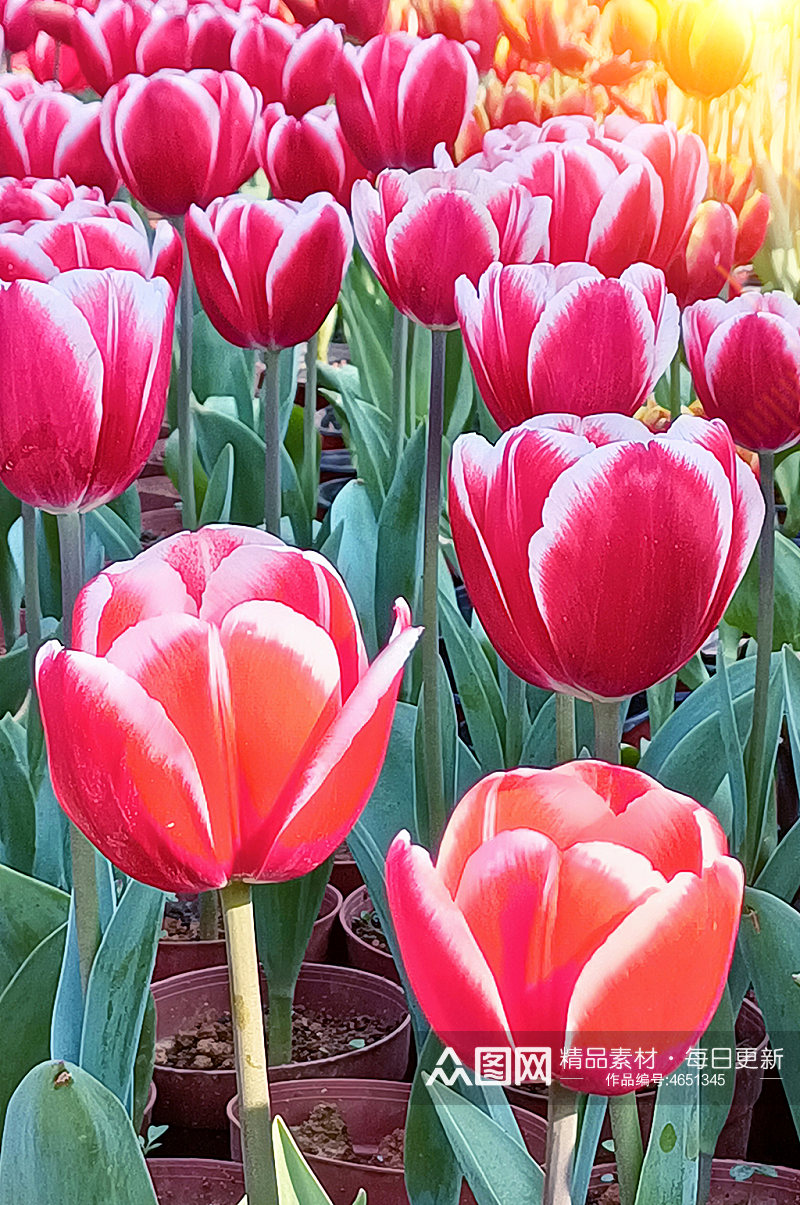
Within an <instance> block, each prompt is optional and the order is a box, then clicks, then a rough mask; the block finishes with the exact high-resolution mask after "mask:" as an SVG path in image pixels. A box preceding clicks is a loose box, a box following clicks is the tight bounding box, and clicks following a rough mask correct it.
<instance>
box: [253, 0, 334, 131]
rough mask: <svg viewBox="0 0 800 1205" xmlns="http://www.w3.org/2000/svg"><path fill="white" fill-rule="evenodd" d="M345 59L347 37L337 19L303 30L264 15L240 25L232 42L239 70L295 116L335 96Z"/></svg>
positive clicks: (265, 97)
mask: <svg viewBox="0 0 800 1205" xmlns="http://www.w3.org/2000/svg"><path fill="white" fill-rule="evenodd" d="M341 57H342V35H341V33H340V32H339V30H338V29H337V27H336V26H335V25H334V24H333V22H332V21H318V22H317V24H316V25H313V26H312V27H311V28H310V29H304V30H300V29H299V27H298V26H296V25H286V24H285V23H284V22H283V21H278V20H275V19H274V18H270V17H262V18H261V19H260V20H257V21H249V22H247V23H246V24H243V25H241V26H240V27H239V30H238V32H237V34H236V37H235V38H234V40H233V45H232V46H231V66H232V67H233V69H234V71H238V72H239V74H240V75H243V76H244V78H245V79H246V80H247V81H248V82H249V83H251V84H252V85H253V87H255V88H257V89H258V91H259V92H260V94H261V96H262V98H263V100H264V101H265V102H266V103H267V104H271V103H275V102H280V103H282V104H283V107H284V108H285V110H286V112H287V113H290V114H292V115H293V116H294V117H302V116H303V114H304V113H307V112H308V111H309V109H314V108H316V107H317V106H319V105H324V104H325V103H326V102H327V101H328V100H329V99H330V97H331V96H332V95H333V89H334V84H335V81H336V76H337V74H338V71H339V65H340V62H341Z"/></svg>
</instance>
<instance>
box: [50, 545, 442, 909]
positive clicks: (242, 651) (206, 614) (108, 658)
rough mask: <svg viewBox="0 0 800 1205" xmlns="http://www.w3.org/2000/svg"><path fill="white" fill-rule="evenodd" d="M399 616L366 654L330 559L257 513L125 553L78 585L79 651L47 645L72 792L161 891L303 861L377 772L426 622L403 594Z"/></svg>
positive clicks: (84, 825) (199, 886)
mask: <svg viewBox="0 0 800 1205" xmlns="http://www.w3.org/2000/svg"><path fill="white" fill-rule="evenodd" d="M395 614H396V616H397V622H396V624H395V629H394V632H393V634H392V637H391V639H390V641H389V644H388V645H387V647H386V648H385V649H384V650H383V651H382V652H381V653H380V654H379V655H378V657H377V658H376V660H375V661H374V662H373V663H372V665H371V666H370V665H368V664H367V657H366V653H365V650H364V643H363V640H362V637H361V632H360V629H359V626H358V621H357V619H356V615H355V610H354V608H353V604H352V602H351V601H350V598H349V596H348V594H347V592H346V590H345V588H344V585H343V583H342V581H341V579H340V577H339V576H338V574H337V573H336V571H335V570H334V569H333V568H332V567H331V566H330V565H329V564H328V563H327V562H326V561H325V560H324V559H323V558H322V557H320V556H318V555H317V554H316V553H313V552H301V551H300V550H299V549H296V548H292V547H289V546H288V545H286V544H283V543H281V541H280V540H277V539H275V538H274V537H270V536H268V535H265V534H264V533H261V532H258V531H255V530H253V529H252V528H244V527H206V528H203V529H202V530H201V531H198V532H191V533H187V532H183V533H181V534H180V535H177V536H174V537H173V538H172V539H170V540H167V541H164V542H163V543H161V544H158V545H157V546H155V547H154V548H152V549H150V550H148V551H147V552H144V553H142V554H141V555H140V556H138V557H136V558H135V559H134V560H133V561H127V562H125V563H124V564H121V565H115V566H112V567H111V568H110V569H108V570H106V571H105V572H104V573H102V574H101V575H100V576H99V577H98V578H95V580H94V581H93V582H90V583H89V585H88V586H87V587H86V588H85V589H84V591H83V592H82V594H81V596H80V598H79V600H78V606H77V609H76V612H75V619H74V627H73V638H74V641H75V643H76V645H77V647H78V649H79V650H81V651H78V652H70V651H67V650H65V649H63V648H61V646H60V645H59V644H58V643H57V642H56V641H51V642H50V643H49V644H48V645H46V646H45V647H44V648H43V649H42V650H41V653H40V655H39V658H38V663H37V675H36V677H37V686H38V692H39V699H40V703H41V710H42V720H43V723H44V729H45V737H46V740H47V749H48V755H49V759H50V773H51V775H52V780H53V786H54V790H55V792H56V796H57V798H58V800H59V802H60V803H61V805H62V807H63V808H64V810H65V811H66V813H67V815H68V816H69V817H70V819H71V820H73V821H74V823H75V824H77V825H78V827H79V828H80V829H81V830H82V831H83V832H84V833H85V834H86V836H87V837H88V838H89V840H90V841H92V843H93V844H94V845H96V846H97V848H98V849H100V850H101V851H102V852H103V853H104V854H105V855H106V856H107V857H109V858H110V859H111V861H112V862H114V863H115V864H116V865H117V866H119V867H120V869H122V870H124V871H125V873H127V874H130V875H132V876H133V877H134V878H136V879H139V880H140V881H141V882H144V883H150V884H152V885H153V886H155V887H160V888H162V889H165V890H167V891H201V890H205V889H206V888H212V887H223V886H224V885H225V884H226V883H228V882H229V881H230V880H231V879H248V880H251V881H252V880H254V881H271V882H275V881H281V880H284V879H292V878H295V877H296V876H298V875H301V874H305V873H306V872H307V871H309V870H312V869H313V868H314V867H316V866H318V865H319V864H320V863H321V862H323V861H324V860H325V858H327V857H329V855H330V854H332V853H333V851H334V849H336V847H337V845H339V843H340V842H341V841H343V840H344V838H345V837H346V835H347V833H348V832H349V830H350V829H351V828H352V826H353V824H354V823H355V821H356V819H357V818H358V815H359V813H360V811H361V810H362V808H363V807H364V805H365V804H366V802H367V800H368V799H369V796H370V794H371V792H372V788H373V786H374V785H375V781H376V779H377V777H378V773H379V771H380V768H381V764H382V762H383V758H384V755H385V752H386V745H387V742H388V739H389V733H390V730H391V726H392V717H393V714H394V707H395V700H396V698H397V691H398V688H399V685H400V681H401V679H402V673H403V666H404V664H405V662H406V660H407V658H408V656H409V654H410V652H411V650H412V649H413V647H414V644H415V643H416V640H417V637H418V635H419V631H418V629H415V628H412V627H410V626H409V624H410V614H409V609H408V605H407V604H406V603H405V602H404V601H403V600H399V601H398V603H397V604H396V608H395ZM68 717H69V718H68Z"/></svg>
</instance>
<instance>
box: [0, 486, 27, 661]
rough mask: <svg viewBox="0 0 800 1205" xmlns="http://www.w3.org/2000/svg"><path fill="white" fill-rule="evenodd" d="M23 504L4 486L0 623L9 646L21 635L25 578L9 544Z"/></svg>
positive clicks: (0, 534)
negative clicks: (21, 605) (21, 611)
mask: <svg viewBox="0 0 800 1205" xmlns="http://www.w3.org/2000/svg"><path fill="white" fill-rule="evenodd" d="M20 513H21V510H20V501H19V498H15V497H14V495H13V494H12V493H10V492H9V491H8V490H7V489H6V487H5V486H4V485H1V484H0V622H2V625H3V633H4V635H5V641H6V644H7V645H10V644H13V643H14V641H15V640H16V639H17V637H18V636H19V608H20V604H21V602H22V595H23V585H22V582H23V578H22V574H21V573H20V572H19V570H18V567H17V565H16V564H15V561H14V556H13V554H12V550H11V547H10V544H9V534H10V532H11V528H12V527H13V526H14V524H15V523H16V522H17V520H18V519H19V517H20Z"/></svg>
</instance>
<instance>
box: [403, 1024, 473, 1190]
mask: <svg viewBox="0 0 800 1205" xmlns="http://www.w3.org/2000/svg"><path fill="white" fill-rule="evenodd" d="M443 1049H444V1047H443V1046H442V1043H441V1042H440V1041H439V1039H438V1038H437V1036H436V1034H435V1033H433V1032H431V1033H429V1034H428V1037H427V1039H426V1040H425V1042H424V1045H422V1046H421V1048H420V1055H419V1061H418V1065H417V1069H416V1071H415V1074H414V1080H413V1083H412V1085H411V1095H410V1097H409V1101H408V1112H407V1114H406V1131H405V1135H406V1136H405V1182H406V1191H407V1193H408V1196H409V1200H410V1201H411V1205H457V1202H458V1199H459V1194H460V1191H461V1179H462V1176H461V1171H460V1169H459V1165H458V1160H457V1159H456V1155H455V1152H454V1150H453V1147H452V1146H451V1145H450V1142H449V1140H448V1138H447V1135H446V1133H445V1131H444V1128H443V1126H442V1123H441V1121H440V1120H439V1117H438V1116H437V1113H436V1109H435V1107H434V1103H433V1098H432V1096H431V1094H430V1092H429V1091H428V1089H427V1087H426V1085H425V1082H424V1080H423V1075H428V1074H430V1073H431V1072H432V1071H433V1069H434V1067H435V1066H436V1062H437V1060H438V1058H439V1056H440V1055H441V1053H442V1051H443Z"/></svg>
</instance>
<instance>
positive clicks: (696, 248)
mask: <svg viewBox="0 0 800 1205" xmlns="http://www.w3.org/2000/svg"><path fill="white" fill-rule="evenodd" d="M737 232H738V227H737V222H736V214H735V213H734V212H733V210H732V209H731V207H730V205H725V204H724V203H723V202H722V201H704V202H703V204H702V205H700V206H699V208H698V210H697V213H696V214H695V218H694V221H693V222H692V225H691V226H690V228H689V233H688V235H687V238H686V241H685V243H684V246H683V247H682V248H681V250H680V251H679V252H678V254H677V255H676V257H675V259H673V261H672V263H671V264H670V266H669V268H668V269H667V280H668V282H669V286H670V289H671V290H672V292H673V293H674V294H675V296H676V297H677V299H678V303H679V305H680V307H681V309H683V308H684V307H685V306H687V305H691V304H692V303H693V302H695V301H701V300H706V299H708V298H711V297H718V296H719V294H720V293H721V292H722V290H723V288H724V287H725V285H726V284H729V285H731V286H732V287H733V288H734V289H735V283H734V278H733V267H734V263H735V262H737V261H736V236H737Z"/></svg>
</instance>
